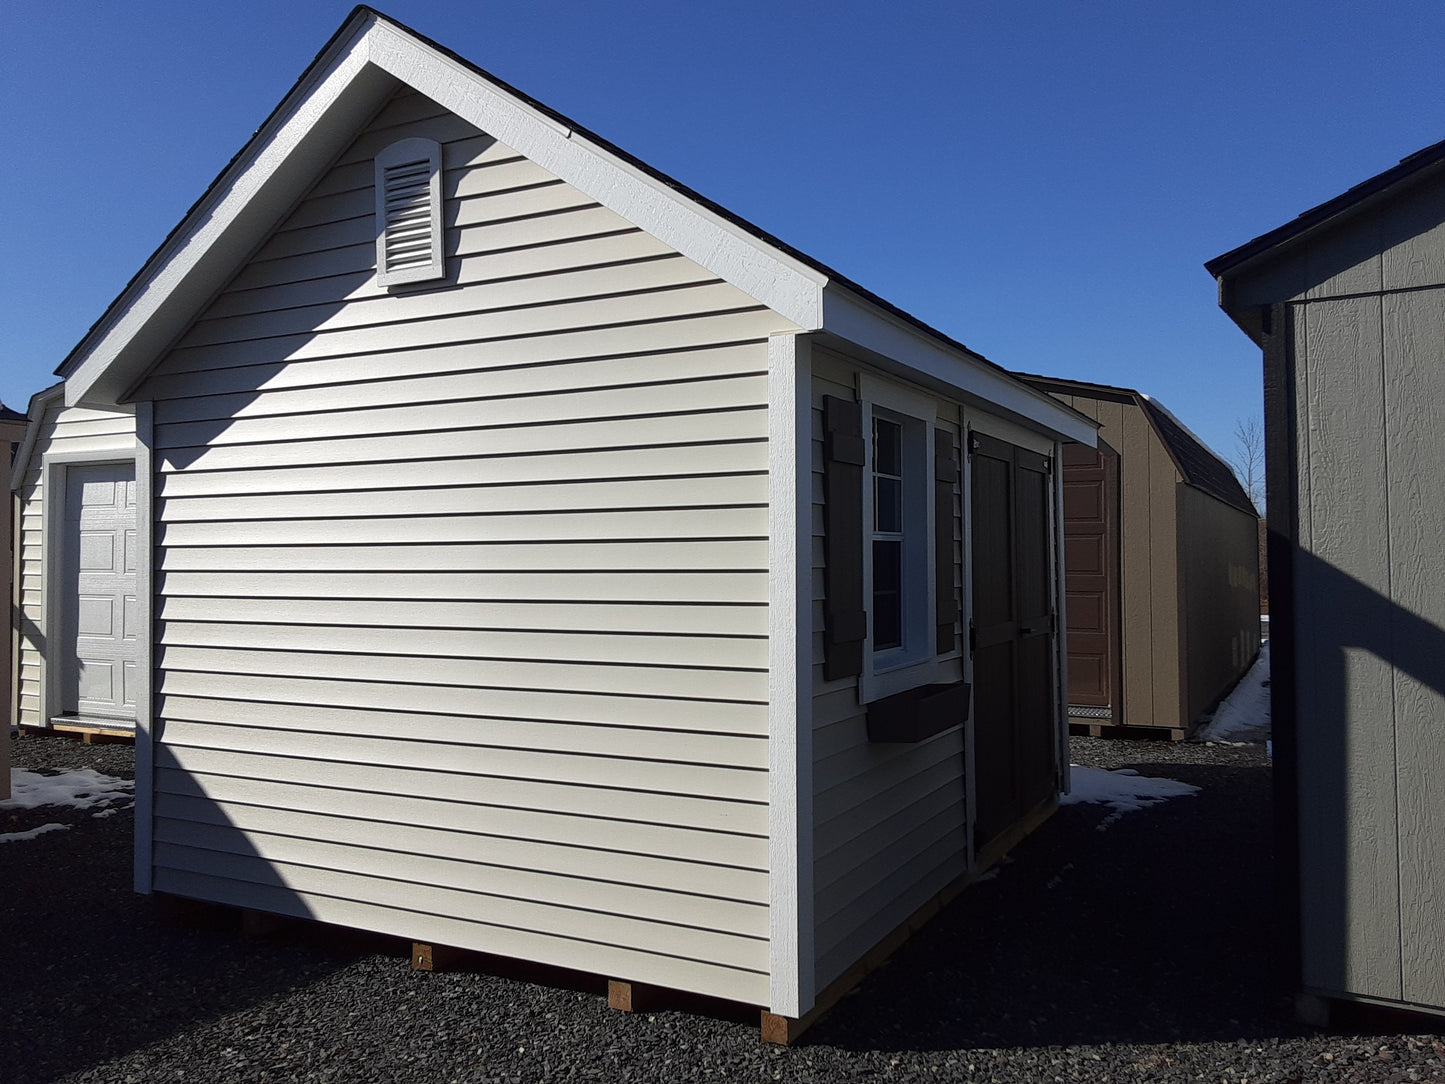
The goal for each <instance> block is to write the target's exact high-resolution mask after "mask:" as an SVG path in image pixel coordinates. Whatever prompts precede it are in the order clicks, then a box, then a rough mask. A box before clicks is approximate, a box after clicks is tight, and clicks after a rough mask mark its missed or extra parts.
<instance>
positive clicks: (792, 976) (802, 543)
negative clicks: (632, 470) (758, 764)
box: [768, 334, 816, 1019]
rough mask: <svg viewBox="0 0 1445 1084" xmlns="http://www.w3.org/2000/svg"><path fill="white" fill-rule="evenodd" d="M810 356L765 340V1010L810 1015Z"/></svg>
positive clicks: (795, 344)
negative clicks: (766, 640) (766, 787)
mask: <svg viewBox="0 0 1445 1084" xmlns="http://www.w3.org/2000/svg"><path fill="white" fill-rule="evenodd" d="M811 386H812V356H811V343H810V342H809V340H808V339H807V337H806V336H802V335H793V334H787V335H774V336H772V337H771V338H769V340H768V512H769V515H768V522H769V530H768V568H769V573H768V922H769V948H768V951H769V966H768V970H769V993H768V999H769V1008H770V1009H771V1011H772V1012H774V1013H777V1014H778V1015H779V1016H788V1017H793V1018H794V1019H796V1018H798V1017H800V1016H802V1015H803V1014H804V1013H806V1012H807V1011H808V1010H809V1009H811V1008H812V1007H813V1002H814V999H815V996H816V990H815V958H814V956H815V954H814V946H813V820H812V810H813V700H812V694H813V688H812V676H813V666H812V661H813V660H812V645H813V637H812V574H813V567H812V563H813V561H812V545H811V542H812V455H811V449H812V420H813V411H812V395H811V391H810V389H811Z"/></svg>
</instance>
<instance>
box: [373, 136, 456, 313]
mask: <svg viewBox="0 0 1445 1084" xmlns="http://www.w3.org/2000/svg"><path fill="white" fill-rule="evenodd" d="M445 275H446V261H445V259H444V258H443V256H442V184H441V147H440V146H439V145H438V144H437V143H436V141H435V140H431V139H403V140H400V141H398V142H396V143H393V144H392V145H391V146H389V147H387V148H386V149H385V150H384V151H382V152H381V153H380V154H378V155H377V156H376V281H377V283H378V284H380V285H382V286H400V285H402V284H404V283H409V282H426V281H428V280H431V279H439V278H443V277H444V276H445Z"/></svg>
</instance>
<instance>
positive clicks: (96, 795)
mask: <svg viewBox="0 0 1445 1084" xmlns="http://www.w3.org/2000/svg"><path fill="white" fill-rule="evenodd" d="M134 790H135V783H134V782H133V781H132V780H129V779H116V778H115V777H114V776H109V775H101V773H100V772H97V771H92V770H91V769H90V768H73V769H71V770H70V771H65V772H60V773H59V774H58V775H40V774H39V773H38V772H27V771H24V770H22V769H20V768H12V769H11V770H10V797H9V798H7V799H6V800H5V801H3V802H0V809H37V808H39V807H40V806H43V805H59V806H69V807H71V808H72V809H94V808H96V807H97V806H101V807H103V806H108V805H110V804H112V803H113V802H120V801H124V800H125V799H127V798H130V797H132V793H133V791H134Z"/></svg>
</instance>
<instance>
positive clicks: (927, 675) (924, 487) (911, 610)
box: [858, 373, 939, 704]
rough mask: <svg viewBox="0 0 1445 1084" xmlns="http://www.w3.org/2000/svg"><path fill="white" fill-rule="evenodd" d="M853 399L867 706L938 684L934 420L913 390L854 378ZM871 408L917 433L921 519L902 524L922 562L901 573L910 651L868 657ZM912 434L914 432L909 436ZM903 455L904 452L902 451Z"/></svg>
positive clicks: (925, 399)
mask: <svg viewBox="0 0 1445 1084" xmlns="http://www.w3.org/2000/svg"><path fill="white" fill-rule="evenodd" d="M858 398H859V400H860V401H861V403H862V406H863V417H862V422H863V425H862V429H863V440H864V445H865V446H866V448H867V454H866V457H865V462H864V464H863V539H864V542H863V607H864V609H865V610H866V611H867V613H868V637H867V639H865V640H864V643H863V672H862V674H861V675H860V676H859V681H858V699H859V702H860V703H863V704H867V703H870V702H872V701H874V700H879V699H881V698H883V697H885V696H892V695H893V694H894V693H900V692H904V691H906V690H908V689H913V688H917V687H918V686H920V685H930V684H933V683H934V682H935V681H936V680H937V678H938V672H939V667H938V655H937V654H936V648H935V641H934V622H935V614H936V606H935V596H934V577H935V575H936V573H935V561H934V555H933V517H934V515H935V514H936V512H935V509H934V507H933V470H932V465H933V431H934V427H935V425H936V423H937V418H938V403H937V401H936V400H935V399H934V398H933V397H932V396H931V395H928V394H926V393H924V392H921V391H919V390H917V389H914V388H909V387H905V386H904V385H902V384H895V383H893V382H892V381H888V380H881V379H878V378H876V377H874V376H871V375H870V374H867V373H860V374H859V375H858ZM875 408H876V409H877V410H878V411H879V413H880V414H882V415H884V416H893V417H901V418H903V419H904V420H905V421H914V422H917V423H918V424H919V425H920V426H921V427H922V440H921V441H920V442H918V445H917V449H916V459H917V462H915V463H913V464H907V465H906V467H911V470H912V472H913V474H915V475H916V476H917V477H916V479H915V482H916V487H917V490H918V496H919V497H921V503H922V506H923V514H922V515H921V516H919V515H917V514H916V513H915V516H914V518H913V520H912V522H911V523H909V524H908V534H909V535H910V536H911V535H912V534H913V533H914V532H915V531H916V532H917V533H918V535H919V537H920V538H921V539H922V545H921V550H922V553H923V560H921V561H917V562H915V564H917V565H921V566H922V567H921V568H920V567H914V568H912V569H910V570H907V571H906V572H905V579H904V587H903V591H904V604H905V614H904V629H905V632H904V637H905V645H907V643H908V640H909V638H910V637H916V638H917V640H918V646H917V648H916V649H915V650H912V651H910V650H908V648H907V646H905V647H904V648H902V649H900V648H890V649H888V650H887V651H881V652H878V653H876V654H875V653H874V651H873V625H874V620H873V545H872V537H873V417H874V410H875ZM915 432H916V430H915ZM905 455H907V452H906V450H905Z"/></svg>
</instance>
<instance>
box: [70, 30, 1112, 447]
mask: <svg viewBox="0 0 1445 1084" xmlns="http://www.w3.org/2000/svg"><path fill="white" fill-rule="evenodd" d="M403 84H404V85H407V86H411V87H413V88H415V89H416V90H417V91H419V92H420V93H422V94H425V95H426V96H427V97H429V98H431V99H433V100H434V101H436V102H437V103H439V104H440V105H442V106H443V107H445V108H447V109H449V110H451V111H452V112H454V113H456V114H457V115H458V116H460V117H462V118H463V119H465V120H467V121H469V122H470V123H472V124H473V125H475V126H476V127H478V128H480V129H481V130H483V131H485V132H487V133H488V134H490V135H492V136H495V137H496V138H497V139H499V140H501V141H502V142H503V143H504V144H506V145H507V146H509V147H511V148H512V149H514V150H516V151H517V152H518V153H520V154H523V155H525V156H526V157H527V158H529V159H531V160H532V161H534V162H536V163H537V164H538V165H540V166H542V167H543V168H544V169H547V170H549V171H550V172H552V173H554V174H555V175H556V176H558V177H560V178H561V179H562V180H564V181H566V182H567V183H569V184H571V185H573V186H574V187H576V188H578V189H579V190H580V191H582V192H584V193H586V194H587V195H588V196H590V197H591V198H593V199H595V200H597V201H598V202H599V203H601V204H602V205H603V206H605V207H607V208H609V209H610V210H612V211H614V212H616V213H617V214H619V215H621V216H622V217H623V218H626V219H627V220H628V221H630V222H633V223H635V224H636V225H637V226H639V227H641V228H642V229H644V230H646V231H647V232H648V233H650V234H652V235H653V236H655V237H657V238H658V239H660V240H661V241H663V242H664V243H666V244H668V245H670V246H671V247H673V248H674V249H676V250H677V251H678V252H680V253H682V254H683V255H685V256H687V257H688V258H690V259H692V260H693V261H695V262H696V263H698V264H700V265H701V266H703V267H705V268H707V269H708V270H709V271H711V272H712V273H714V274H716V275H718V276H719V277H720V278H722V279H724V280H725V281H727V282H729V283H731V284H732V285H734V286H736V287H737V288H738V289H740V290H742V291H743V292H745V293H746V294H748V295H749V296H751V297H753V298H755V299H757V300H758V301H759V302H760V303H761V304H763V305H766V306H767V307H768V308H770V309H772V310H773V311H774V312H776V313H778V314H779V315H781V316H783V317H784V318H786V319H787V320H789V321H791V322H792V323H793V324H794V325H795V326H796V327H798V328H800V329H801V330H803V331H824V332H826V333H829V334H832V335H836V336H837V337H839V338H840V339H842V340H845V341H847V342H850V343H853V344H855V345H856V346H858V347H859V348H860V349H862V350H864V351H868V352H872V353H875V354H877V355H880V356H881V357H882V358H883V359H884V363H885V364H887V363H889V362H891V363H892V364H893V365H894V366H895V367H897V368H899V369H900V371H902V372H903V375H905V376H906V377H908V378H910V379H914V380H921V381H922V382H924V383H932V384H934V385H935V386H936V387H939V388H942V389H946V390H948V391H952V392H955V393H959V394H962V395H963V396H964V397H966V398H968V399H971V400H973V401H975V402H985V403H988V404H991V405H993V406H996V407H997V408H999V409H1000V410H1001V411H1003V412H1004V413H1005V414H1009V415H1012V416H1014V417H1016V418H1018V419H1022V420H1023V421H1024V422H1025V423H1026V424H1031V425H1033V426H1036V427H1038V428H1040V429H1042V430H1046V431H1049V432H1052V433H1056V434H1059V435H1062V436H1065V437H1068V438H1070V439H1074V440H1078V441H1080V442H1082V443H1085V444H1089V445H1091V446H1092V445H1093V443H1094V439H1095V438H1094V430H1093V429H1092V428H1091V427H1090V426H1089V425H1088V423H1087V421H1086V420H1085V419H1083V418H1082V416H1080V415H1077V414H1074V413H1073V412H1072V411H1069V410H1068V409H1067V408H1066V407H1063V406H1062V404H1059V403H1058V402H1057V401H1056V400H1053V399H1052V398H1050V397H1049V396H1046V395H1044V394H1043V393H1042V392H1037V391H1035V390H1034V389H1033V388H1031V387H1029V386H1028V385H1026V384H1024V383H1023V382H1022V381H1018V380H1015V379H1014V378H1013V377H1012V376H1010V375H1009V374H1007V373H1005V372H1004V371H1002V370H1000V369H998V368H996V367H994V366H991V365H989V364H988V363H986V362H984V361H982V360H981V359H979V358H977V357H976V356H974V355H972V354H970V353H969V352H968V351H967V350H966V349H963V348H961V347H958V346H956V345H954V344H951V343H950V342H949V341H948V340H947V339H946V338H944V337H942V336H940V335H938V334H936V333H930V332H929V331H928V330H926V329H924V328H922V327H920V326H917V325H915V324H913V323H910V322H909V321H907V320H905V319H903V318H901V317H899V316H898V315H896V314H894V313H891V312H889V311H887V309H886V308H884V307H882V306H880V305H878V304H875V303H874V302H872V301H870V300H868V299H867V298H866V297H865V296H862V295H860V294H859V293H858V292H856V290H855V289H853V288H850V287H849V286H848V285H847V284H845V283H840V282H838V281H832V280H831V278H830V275H829V273H828V272H827V271H826V269H823V268H820V267H817V266H814V265H812V264H811V263H809V262H807V261H805V260H804V259H800V258H799V257H797V256H794V255H792V254H790V253H789V252H787V251H785V250H784V249H782V248H780V247H779V246H778V245H776V244H774V243H771V242H769V241H767V240H764V239H763V238H760V237H757V236H754V235H753V234H752V233H751V232H749V230H748V229H747V228H746V227H745V226H744V225H740V224H739V223H738V222H735V221H733V220H731V219H730V218H728V217H727V216H726V215H724V214H721V213H719V212H718V211H715V210H713V209H712V208H710V207H709V206H707V205H705V204H704V203H700V202H698V201H697V200H696V199H694V198H693V197H692V196H690V195H688V194H685V193H683V192H679V191H677V190H675V189H674V188H672V187H670V186H669V185H668V184H667V183H666V182H665V181H663V180H659V179H658V178H657V177H655V176H653V175H652V174H651V173H649V172H647V171H646V170H645V169H643V168H641V167H639V166H638V165H636V164H634V163H633V162H631V161H629V160H627V159H626V157H625V156H624V155H622V154H620V153H618V152H616V151H614V150H613V149H611V148H610V147H607V146H604V145H601V144H599V143H597V142H595V141H593V140H592V139H590V138H588V137H586V136H585V135H583V134H581V133H579V132H576V131H574V130H573V129H571V128H569V127H567V126H566V124H565V123H564V122H562V121H559V120H558V119H555V118H554V117H553V116H551V115H549V114H548V113H546V112H545V111H543V110H542V109H540V108H538V107H537V106H535V105H534V104H532V103H531V102H530V101H528V100H526V99H524V98H522V97H521V96H519V95H517V94H515V93H513V92H511V91H509V90H508V89H506V88H503V87H502V86H499V85H498V84H496V83H494V82H492V81H491V80H489V79H488V78H486V76H485V75H483V74H480V73H478V72H477V71H476V70H475V69H473V68H471V67H469V66H467V65H466V64H465V63H463V62H462V61H460V60H458V59H456V58H455V57H453V56H451V55H449V54H447V53H445V52H444V51H443V50H441V49H440V48H439V47H436V46H433V45H431V44H430V43H428V42H426V41H424V40H422V39H420V38H418V37H416V36H414V35H412V34H411V33H409V32H407V30H406V29H405V28H403V27H400V26H398V25H396V24H394V23H392V22H391V21H389V20H387V19H385V17H383V16H379V15H377V14H376V13H375V12H372V11H370V10H368V9H359V10H358V11H357V13H356V14H355V15H354V16H353V17H352V19H351V21H350V22H349V23H348V24H347V25H345V26H343V27H342V29H341V31H339V32H338V34H337V35H336V37H335V38H334V39H333V40H332V42H331V44H330V45H329V46H328V47H327V49H326V50H325V51H324V52H323V54H322V55H321V56H319V57H318V58H317V60H316V61H315V63H314V64H313V65H312V67H311V68H310V69H309V70H308V71H307V73H306V74H305V75H304V76H303V77H302V79H301V80H300V81H299V82H298V83H297V85H296V86H295V87H294V88H293V89H292V90H291V92H290V93H289V94H288V95H287V97H286V98H285V100H283V102H282V103H281V105H280V106H279V107H278V108H277V110H276V112H275V113H273V114H272V116H271V118H270V119H269V120H268V121H267V122H266V124H265V125H263V127H262V128H261V129H260V130H259V131H258V132H257V133H256V135H255V137H254V138H253V139H252V140H251V142H250V143H249V144H248V145H247V147H246V148H245V150H244V151H243V153H242V154H241V155H240V156H238V157H237V159H236V160H235V161H234V162H232V163H231V165H230V166H228V167H227V168H226V170H225V171H224V172H223V173H222V175H221V176H220V177H219V178H217V180H216V181H215V183H214V184H213V185H212V187H211V189H210V190H209V191H208V192H207V193H206V195H205V196H203V197H202V199H201V200H200V202H198V203H197V204H196V206H195V207H194V208H192V209H191V211H190V212H189V213H188V214H187V216H186V218H185V219H184V220H183V221H182V223H181V224H180V226H178V227H177V229H176V231H175V232H174V233H173V234H172V235H171V237H170V238H168V239H167V240H166V242H165V243H164V244H163V245H162V246H161V248H160V249H159V250H158V251H157V252H156V253H155V255H153V256H152V257H151V258H150V260H149V261H147V264H146V266H145V267H144V268H143V269H142V270H141V272H140V273H139V274H138V275H137V276H136V278H135V280H134V281H133V282H132V283H131V284H130V285H129V286H128V287H127V288H126V290H125V291H124V292H123V293H122V295H121V296H120V297H119V298H118V299H117V300H116V302H115V304H114V305H113V306H112V307H111V309H110V311H109V312H108V313H107V314H106V315H105V316H104V317H103V318H102V320H101V321H100V322H99V323H98V324H97V325H96V326H95V327H94V328H93V329H92V330H91V331H90V333H89V334H87V335H86V337H85V339H84V340H82V342H81V343H80V345H79V346H77V347H76V349H75V351H74V352H72V354H71V356H70V357H69V358H68V359H67V361H66V362H65V364H64V365H63V366H62V370H61V371H62V373H63V374H64V375H65V377H66V379H65V397H66V403H67V405H71V406H74V405H86V406H91V407H94V408H97V409H114V408H115V407H116V406H117V405H118V404H120V403H123V402H124V401H125V398H126V396H127V395H128V394H129V393H130V392H131V390H132V389H133V388H134V386H135V384H136V383H137V382H138V381H139V380H140V379H141V378H142V377H143V376H144V374H145V373H146V371H147V370H149V369H150V367H151V366H152V365H154V364H155V363H156V361H158V360H159V359H160V357H161V356H162V355H163V354H164V352H165V351H166V350H167V349H168V348H169V347H170V346H171V345H172V343H174V342H175V340H176V339H177V338H178V337H179V336H180V335H181V334H182V333H183V332H184V330H185V328H186V327H187V326H188V324H189V323H190V322H191V321H192V320H193V319H194V318H195V317H196V315H197V314H198V313H199V312H200V311H201V310H202V309H203V308H204V306H205V305H206V304H207V303H208V302H209V301H210V299H211V298H212V297H214V296H215V294H216V293H217V292H219V291H220V290H221V289H222V288H223V287H224V285H225V283H226V282H227V281H229V279H230V278H231V276H232V275H233V274H234V273H235V270H236V269H237V268H238V267H239V266H241V265H242V263H243V262H244V261H245V260H246V259H247V258H248V257H249V256H250V255H251V253H252V252H254V251H255V250H256V249H257V248H258V247H259V246H260V245H261V244H262V243H263V242H264V240H265V238H266V237H267V236H268V235H269V233H270V232H271V231H272V230H273V229H275V227H276V225H277V224H278V223H279V222H280V221H281V220H282V219H283V218H284V216H285V215H286V214H287V213H288V212H289V211H290V210H291V208H292V207H293V206H294V205H295V204H296V202H297V201H298V200H300V199H301V198H302V197H303V196H304V195H305V193H306V191H307V190H308V189H309V188H310V187H311V185H312V184H314V183H315V181H316V180H317V178H318V177H319V176H320V175H321V173H322V171H323V170H325V169H326V168H327V166H328V165H329V164H330V162H331V161H332V160H333V159H334V158H335V156H336V155H337V154H339V153H340V152H341V150H342V149H344V147H345V146H346V145H347V144H349V143H350V142H351V141H352V140H353V139H354V138H355V137H356V134H357V133H358V132H359V131H360V130H361V129H362V127H363V126H364V125H365V124H366V122H367V121H368V120H369V119H370V118H371V117H372V116H374V115H375V113H376V111H377V110H378V109H380V108H381V106H382V105H383V104H384V103H385V101H386V100H387V99H388V98H389V97H390V96H391V94H392V93H394V92H395V90H396V89H397V87H398V86H399V85H403Z"/></svg>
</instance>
